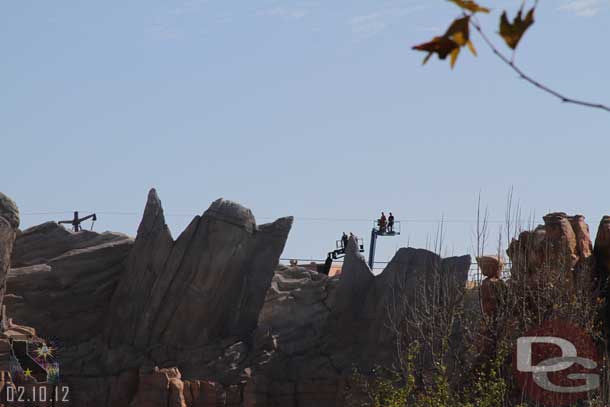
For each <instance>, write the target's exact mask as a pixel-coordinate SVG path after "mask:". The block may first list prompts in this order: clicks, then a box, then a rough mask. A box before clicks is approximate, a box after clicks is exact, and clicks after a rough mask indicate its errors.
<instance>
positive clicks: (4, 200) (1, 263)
mask: <svg viewBox="0 0 610 407" xmlns="http://www.w3.org/2000/svg"><path fill="white" fill-rule="evenodd" d="M18 227H19V210H18V209H17V205H15V202H13V201H12V200H11V199H10V198H9V197H8V196H6V195H4V194H3V193H0V309H1V308H2V304H3V299H4V292H5V289H6V274H7V273H8V270H9V268H10V266H11V252H12V250H13V242H14V241H15V236H16V232H17V228H18Z"/></svg>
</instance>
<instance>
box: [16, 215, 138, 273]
mask: <svg viewBox="0 0 610 407" xmlns="http://www.w3.org/2000/svg"><path fill="white" fill-rule="evenodd" d="M127 239H129V236H127V235H124V234H122V233H114V232H104V233H96V232H91V231H89V230H83V231H80V232H78V233H74V232H72V231H70V230H67V229H65V228H64V227H63V226H61V225H58V224H57V223H56V222H46V223H43V224H41V225H38V226H34V227H31V228H29V229H26V230H24V231H23V232H21V233H19V235H18V236H17V240H16V242H15V250H14V251H13V255H12V259H11V264H12V267H13V268H18V267H27V266H34V265H37V264H43V263H47V262H48V261H49V260H51V259H54V258H55V257H59V256H61V255H63V254H65V253H67V252H68V251H71V250H78V249H85V248H88V247H94V246H98V245H101V244H104V243H110V242H118V241H124V240H127Z"/></svg>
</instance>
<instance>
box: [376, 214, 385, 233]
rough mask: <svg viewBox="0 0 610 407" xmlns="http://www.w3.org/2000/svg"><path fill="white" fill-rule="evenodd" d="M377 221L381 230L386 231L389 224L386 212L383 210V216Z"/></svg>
mask: <svg viewBox="0 0 610 407" xmlns="http://www.w3.org/2000/svg"><path fill="white" fill-rule="evenodd" d="M377 223H378V224H379V232H381V233H385V230H386V226H387V219H386V217H385V213H383V212H381V218H379V220H378V221H377Z"/></svg>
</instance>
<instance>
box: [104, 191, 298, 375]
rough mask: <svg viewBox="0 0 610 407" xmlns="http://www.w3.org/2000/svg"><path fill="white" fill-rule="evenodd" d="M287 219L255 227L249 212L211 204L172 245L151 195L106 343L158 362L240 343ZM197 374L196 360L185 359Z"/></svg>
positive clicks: (274, 262)
mask: <svg viewBox="0 0 610 407" xmlns="http://www.w3.org/2000/svg"><path fill="white" fill-rule="evenodd" d="M291 225H292V218H282V219H279V220H277V221H276V222H274V223H271V224H267V225H261V226H257V225H256V222H255V220H254V216H253V215H252V213H251V212H250V211H249V210H248V209H246V208H244V207H242V206H240V205H238V204H236V203H234V202H231V201H226V200H222V199H220V200H217V201H216V202H214V203H213V204H212V205H211V206H210V208H209V209H208V210H207V211H206V212H205V213H204V214H203V215H202V216H196V217H195V218H194V219H193V221H192V222H191V224H190V225H189V226H188V227H187V229H186V230H185V231H184V232H183V233H182V234H181V235H180V237H179V238H178V239H177V240H176V241H175V242H174V241H173V239H172V238H171V235H170V234H169V231H168V229H167V226H166V225H165V220H164V216H163V210H162V208H161V202H160V201H159V198H158V197H157V194H156V192H155V191H154V190H152V191H151V192H150V194H149V198H148V202H147V204H146V209H145V212H144V217H143V219H142V223H141V224H140V228H139V229H138V236H137V237H136V241H135V244H134V248H133V249H132V251H131V253H130V255H129V259H128V266H127V270H126V272H125V273H124V274H123V276H122V278H121V281H120V282H119V284H118V288H117V290H116V292H115V293H114V296H113V299H112V303H111V304H110V307H109V308H108V312H107V314H108V318H107V320H106V332H105V340H106V341H107V343H108V345H109V347H110V348H116V347H119V346H130V347H133V348H135V349H136V350H137V351H138V352H145V353H149V352H150V354H151V355H152V357H153V359H154V360H155V361H156V362H157V363H161V364H167V363H168V362H170V361H171V362H175V363H178V362H180V361H182V359H184V358H183V357H182V356H180V354H181V353H184V352H190V351H197V350H198V349H201V348H202V347H204V346H205V345H208V344H214V343H217V342H218V341H222V340H226V339H229V338H234V342H238V341H240V340H245V339H246V338H247V337H248V336H249V335H250V334H252V332H253V331H254V329H255V328H256V324H257V320H258V314H259V312H260V309H261V308H262V306H263V303H264V299H265V294H266V292H267V289H268V287H269V285H270V283H271V279H272V277H273V270H274V268H275V266H276V265H277V264H278V261H279V257H280V255H281V253H282V250H283V249H284V244H285V242H286V239H287V237H288V232H289V231H290V228H291ZM183 362H184V363H187V364H189V366H188V367H185V368H186V369H188V370H189V371H196V370H197V366H196V365H197V364H199V363H201V362H202V360H190V361H189V360H184V361H183Z"/></svg>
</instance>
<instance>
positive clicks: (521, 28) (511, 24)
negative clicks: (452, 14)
mask: <svg viewBox="0 0 610 407" xmlns="http://www.w3.org/2000/svg"><path fill="white" fill-rule="evenodd" d="M448 1H450V2H452V3H454V4H455V5H457V6H458V7H460V8H461V9H462V11H463V15H462V16H461V17H459V18H457V19H455V20H454V21H453V22H452V23H451V25H450V26H449V28H448V29H447V31H446V32H445V33H444V34H443V35H441V36H437V37H434V38H433V39H432V40H430V41H428V42H426V43H423V44H419V45H415V46H414V47H413V49H415V50H418V51H424V52H427V53H428V55H426V57H425V59H424V62H423V63H424V64H425V63H426V62H428V60H429V59H430V57H431V56H432V55H433V54H437V55H438V57H439V59H442V60H444V59H446V58H447V57H448V56H449V57H450V65H451V67H452V68H453V67H454V65H455V63H456V61H457V58H458V56H459V53H460V50H461V48H463V47H467V48H468V49H469V50H470V51H471V52H472V53H473V54H474V55H477V53H476V49H475V47H474V45H473V43H472V41H471V40H470V27H471V26H472V27H473V28H474V29H475V30H476V31H477V32H478V34H479V35H480V36H481V38H482V39H483V41H484V42H485V44H486V45H487V46H488V47H489V49H490V50H491V51H492V52H493V53H494V55H496V56H497V57H498V58H499V59H500V60H501V61H502V62H504V63H505V64H506V65H508V66H509V67H510V68H511V69H512V70H513V71H514V72H516V73H517V75H519V77H520V78H521V79H523V80H525V81H526V82H528V83H530V84H531V85H533V86H535V87H537V88H538V89H540V90H542V91H543V92H546V93H547V94H550V95H551V96H554V97H556V98H557V99H559V100H560V101H561V102H563V103H570V104H574V105H579V106H584V107H588V108H593V109H599V110H603V111H606V112H609V113H610V107H608V106H607V105H604V104H601V103H593V102H589V101H584V100H579V99H575V98H571V97H568V96H566V95H564V94H563V93H560V92H558V91H556V90H554V89H552V88H550V87H548V86H546V85H544V84H542V83H541V82H539V81H538V80H536V79H534V78H532V77H531V76H529V75H527V74H526V73H525V72H524V71H523V70H522V69H521V68H520V67H519V66H517V65H516V64H515V61H514V57H515V52H516V49H517V46H518V45H519V43H520V42H521V39H522V38H523V35H524V34H525V32H526V31H527V30H528V28H530V27H531V26H532V25H533V24H534V12H535V10H536V7H537V5H538V0H535V2H534V5H533V6H532V8H531V9H530V10H529V11H528V12H527V13H526V14H525V16H524V15H523V11H524V6H525V1H524V2H523V4H522V6H521V9H520V10H519V11H518V12H517V14H516V16H515V18H514V19H513V20H512V21H510V20H509V18H508V14H507V12H506V11H505V10H504V11H503V12H502V15H501V16H500V25H499V35H500V36H501V37H502V39H503V40H504V42H505V44H506V45H507V46H508V47H509V48H510V49H512V50H513V53H512V55H511V57H510V58H509V57H508V56H507V55H506V54H505V53H503V52H501V51H500V50H499V49H498V48H497V47H496V46H495V45H494V43H493V42H492V41H491V39H490V38H489V37H488V36H487V34H485V31H484V30H483V28H482V26H481V23H480V22H479V21H478V19H477V18H476V13H486V14H487V13H489V12H490V11H491V10H490V9H488V8H487V7H482V6H480V5H479V4H477V3H476V2H474V1H472V0H448Z"/></svg>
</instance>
